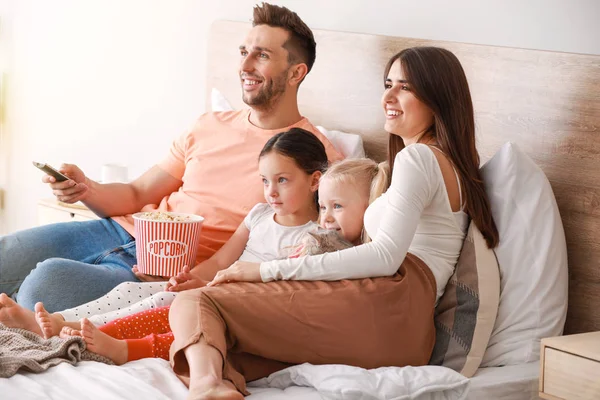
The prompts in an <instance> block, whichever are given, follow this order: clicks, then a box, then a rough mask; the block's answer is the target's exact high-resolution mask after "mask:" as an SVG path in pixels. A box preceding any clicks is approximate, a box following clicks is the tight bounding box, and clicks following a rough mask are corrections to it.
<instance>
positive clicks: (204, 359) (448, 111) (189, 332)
mask: <svg viewBox="0 0 600 400" xmlns="http://www.w3.org/2000/svg"><path fill="white" fill-rule="evenodd" d="M384 81H385V91H384V94H383V98H382V106H383V109H384V112H385V115H386V123H385V129H386V131H387V132H388V133H389V155H388V161H389V163H390V167H391V169H392V171H393V172H392V179H391V184H390V187H389V189H388V191H387V193H386V194H385V195H383V196H381V197H380V198H379V199H377V200H376V201H375V202H374V203H373V204H372V205H371V206H369V208H368V209H367V212H366V213H365V228H366V230H367V233H368V234H369V236H370V237H371V238H373V240H372V242H370V243H367V244H364V245H360V246H356V247H353V248H350V249H346V250H342V251H339V252H336V253H329V254H324V255H319V256H312V257H302V258H298V259H288V260H279V261H271V262H263V263H261V264H253V263H243V262H236V263H235V264H233V265H232V266H231V267H229V268H228V269H226V270H222V271H219V272H218V273H217V275H216V277H215V279H214V280H213V281H212V282H211V283H210V284H209V285H208V287H205V288H201V289H196V290H192V291H188V292H183V293H181V294H180V295H179V296H178V297H177V299H176V300H175V302H174V303H173V306H172V308H171V313H170V316H169V318H170V322H171V327H172V329H173V332H174V335H175V342H174V343H173V346H172V347H171V362H172V364H173V369H174V371H175V372H176V373H177V374H178V375H179V376H180V377H182V379H184V381H186V380H187V379H188V377H189V379H190V385H189V386H190V397H189V398H190V399H240V398H242V397H243V396H242V395H241V394H240V393H246V391H245V382H246V381H251V380H254V379H258V378H260V377H263V376H266V375H268V374H269V373H272V372H274V371H277V370H279V369H282V368H285V367H287V366H289V365H293V364H298V363H303V362H309V363H313V364H326V363H339V364H348V365H355V366H359V367H363V368H376V367H380V366H403V365H424V364H426V363H427V362H428V360H429V357H430V355H431V350H432V348H433V344H434V341H435V329H434V325H433V313H434V307H435V304H436V302H437V300H438V299H439V297H440V296H441V294H442V293H443V291H444V287H445V286H446V283H447V281H448V279H449V278H450V276H451V275H452V272H453V269H454V265H455V264H456V260H457V258H458V255H459V253H460V249H461V247H462V243H463V239H464V236H465V233H466V229H467V226H468V220H469V218H470V219H472V221H473V222H474V223H475V224H476V225H477V227H478V228H479V230H480V231H481V232H482V234H483V236H484V237H485V239H486V241H487V244H488V246H489V247H495V246H496V245H497V243H498V232H497V229H496V226H495V224H494V221H493V219H492V215H491V210H490V205H489V201H488V198H487V196H486V193H485V191H484V186H483V182H482V180H481V177H480V175H479V169H478V168H479V156H478V154H477V150H476V148H475V128H474V126H475V124H474V116H473V105H472V102H471V96H470V93H469V87H468V83H467V80H466V77H465V74H464V71H463V69H462V67H461V65H460V62H459V61H458V59H457V58H456V57H455V56H454V55H453V54H452V53H451V52H449V51H447V50H444V49H441V48H435V47H417V48H410V49H406V50H403V51H402V52H400V53H398V54H397V55H395V56H394V57H392V59H391V60H390V61H389V62H388V65H387V66H386V69H385V74H384ZM347 279H350V280H347ZM279 280H284V282H273V283H251V282H270V281H279ZM233 281H235V282H237V283H229V282H233Z"/></svg>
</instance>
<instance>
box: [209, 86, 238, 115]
mask: <svg viewBox="0 0 600 400" xmlns="http://www.w3.org/2000/svg"><path fill="white" fill-rule="evenodd" d="M210 108H211V110H212V111H214V112H217V111H233V107H232V106H231V104H229V101H228V100H227V99H226V98H225V96H223V93H221V92H219V91H218V90H217V89H215V88H212V90H211V91H210Z"/></svg>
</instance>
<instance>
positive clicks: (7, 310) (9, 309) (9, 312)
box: [0, 293, 42, 335]
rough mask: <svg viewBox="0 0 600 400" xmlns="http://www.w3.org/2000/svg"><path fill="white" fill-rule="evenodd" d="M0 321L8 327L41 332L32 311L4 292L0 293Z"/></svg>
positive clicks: (39, 333)
mask: <svg viewBox="0 0 600 400" xmlns="http://www.w3.org/2000/svg"><path fill="white" fill-rule="evenodd" d="M0 322H1V323H3V324H4V325H6V326H8V327H9V328H22V329H27V330H28V331H31V332H34V333H37V334H38V335H41V334H42V330H41V329H40V327H39V326H38V324H37V322H35V316H34V315H33V311H31V310H28V309H26V308H25V307H22V306H20V305H18V304H17V303H15V301H14V300H13V299H11V298H10V297H8V296H7V295H6V294H5V293H1V294H0Z"/></svg>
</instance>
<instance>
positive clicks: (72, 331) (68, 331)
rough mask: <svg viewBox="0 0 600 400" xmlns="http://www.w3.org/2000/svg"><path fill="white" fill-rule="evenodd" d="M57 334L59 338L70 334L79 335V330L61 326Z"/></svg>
mask: <svg viewBox="0 0 600 400" xmlns="http://www.w3.org/2000/svg"><path fill="white" fill-rule="evenodd" d="M59 336H60V337H61V338H65V337H70V336H81V331H78V330H77V329H73V328H70V327H68V326H63V328H62V329H61V330H60V334H59Z"/></svg>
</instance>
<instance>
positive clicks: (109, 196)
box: [43, 164, 182, 217]
mask: <svg viewBox="0 0 600 400" xmlns="http://www.w3.org/2000/svg"><path fill="white" fill-rule="evenodd" d="M61 172H63V173H65V174H66V175H67V176H69V177H70V178H71V179H70V180H68V181H64V182H55V180H54V178H52V177H50V176H44V178H43V181H44V182H46V183H50V187H52V189H53V193H54V195H55V196H56V197H57V199H58V200H60V201H63V202H66V203H75V202H76V201H79V200H81V201H82V202H83V203H84V204H85V205H86V206H88V207H89V208H90V209H91V210H92V211H94V212H95V213H96V214H97V215H98V216H100V217H112V216H118V215H126V214H131V213H134V212H138V211H140V210H141V209H142V207H144V206H145V205H147V204H158V203H160V201H161V200H162V199H163V198H164V197H165V196H167V195H169V194H171V193H173V192H175V191H177V190H178V189H179V187H180V186H181V184H182V182H181V180H179V179H177V178H175V177H173V176H171V175H169V174H168V173H167V172H165V171H164V170H162V169H161V168H159V167H158V166H154V167H152V168H150V169H149V170H148V171H146V172H145V173H144V174H143V175H142V176H140V177H139V178H137V179H136V180H134V181H133V182H130V183H105V184H101V183H98V182H95V181H93V180H91V179H89V178H87V177H86V176H85V174H84V173H83V171H81V169H79V168H78V167H77V166H76V165H72V164H63V166H62V168H61Z"/></svg>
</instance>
